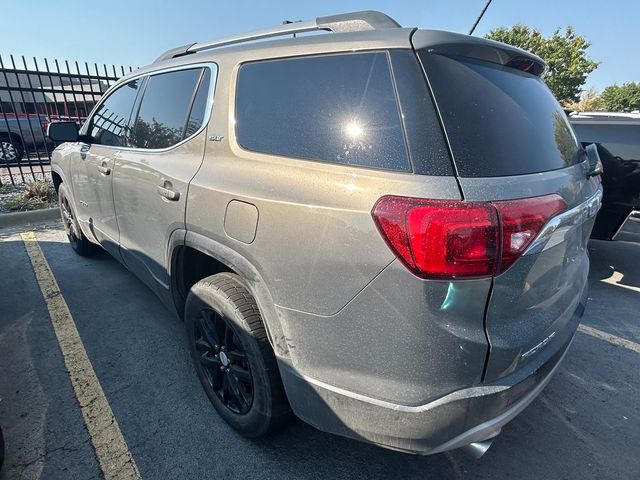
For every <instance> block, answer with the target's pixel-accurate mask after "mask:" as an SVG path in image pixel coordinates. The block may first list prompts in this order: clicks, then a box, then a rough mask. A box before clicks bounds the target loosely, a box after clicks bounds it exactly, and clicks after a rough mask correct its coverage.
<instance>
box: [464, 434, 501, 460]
mask: <svg viewBox="0 0 640 480" xmlns="http://www.w3.org/2000/svg"><path fill="white" fill-rule="evenodd" d="M494 438H495V437H494ZM492 443H493V438H490V439H489V440H484V441H482V442H473V443H470V444H469V445H465V446H464V447H462V448H461V449H460V450H462V451H463V452H464V453H465V454H466V455H469V456H470V457H471V458H473V459H475V460H477V459H479V458H480V457H481V456H483V455H484V454H485V453H486V452H487V450H489V447H490V446H491V444H492Z"/></svg>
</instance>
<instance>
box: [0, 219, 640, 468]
mask: <svg viewBox="0 0 640 480" xmlns="http://www.w3.org/2000/svg"><path fill="white" fill-rule="evenodd" d="M636 226H637V225H636ZM637 231H638V232H637V233H633V232H631V233H628V234H627V235H626V236H625V237H623V241H618V242H598V241H593V242H592V243H591V244H590V252H591V259H592V260H591V261H592V269H591V277H590V294H589V304H588V306H587V311H586V314H585V317H584V320H583V324H584V325H586V326H587V327H590V328H591V329H587V330H586V332H587V333H585V330H582V331H579V332H578V333H577V334H576V338H575V341H574V343H573V346H572V348H571V350H570V352H569V353H568V355H567V357H566V358H565V361H564V363H563V365H562V366H561V368H560V369H559V371H558V373H557V374H556V376H555V377H554V379H553V380H552V381H551V383H550V384H549V385H548V386H547V388H546V389H545V390H544V392H543V393H542V394H541V395H540V397H538V399H536V400H535V401H534V403H532V404H531V405H530V406H529V407H528V408H527V409H526V410H525V411H524V412H523V413H522V414H521V415H520V416H519V417H517V418H516V419H515V420H514V421H513V422H511V423H510V424H508V425H507V426H506V427H505V428H504V429H503V432H502V434H501V435H500V436H499V437H498V438H497V440H496V441H495V442H494V443H493V446H492V447H491V449H490V450H489V451H488V452H487V453H486V454H485V455H484V457H482V458H481V459H480V460H473V459H471V458H469V457H466V456H465V455H464V454H462V453H460V452H449V453H446V454H440V455H434V456H429V457H418V456H411V455H406V454H402V453H396V452H392V451H388V450H383V449H381V448H378V447H375V446H371V445H366V444H362V443H358V442H356V441H352V440H348V439H344V438H340V437H336V436H332V435H328V434H324V433H321V432H319V431H317V430H315V429H313V428H312V427H310V426H307V425H305V424H304V423H302V422H300V421H296V422H293V423H292V424H291V425H289V426H287V427H286V428H284V429H283V430H282V431H281V432H279V433H277V434H275V435H272V436H270V437H268V438H265V439H260V440H257V441H251V440H246V439H244V438H242V437H240V436H238V435H237V434H236V433H235V432H234V431H233V430H231V429H230V428H229V427H227V425H226V424H225V423H224V422H223V421H222V420H221V419H220V418H219V417H218V416H217V415H216V414H215V412H214V410H213V408H212V407H211V406H210V404H209V402H208V400H207V398H206V396H205V394H204V392H203V390H202V389H201V387H200V384H199V383H198V380H197V377H196V375H195V372H194V371H193V368H192V365H191V360H190V358H189V354H188V350H187V347H186V340H185V335H184V331H183V325H182V323H181V322H180V321H179V320H177V319H176V318H174V317H172V316H171V315H170V314H169V313H168V312H167V311H166V310H165V309H164V307H163V306H162V305H161V304H160V303H159V301H157V300H156V298H155V297H154V295H153V294H152V293H151V291H150V290H148V289H147V288H146V287H145V286H144V285H143V284H142V283H140V282H139V281H138V280H137V279H136V278H135V277H133V276H132V275H131V274H130V273H128V272H127V271H126V270H125V269H124V268H123V267H122V266H121V265H120V264H119V263H117V262H116V261H115V260H113V259H112V258H111V257H109V256H108V255H107V254H98V255H96V256H94V257H92V258H81V257H79V256H77V255H76V254H75V253H74V252H73V251H72V250H71V249H70V248H69V246H68V245H67V241H66V237H65V236H64V233H63V232H62V230H61V227H60V226H58V225H52V226H49V227H46V228H45V227H42V228H38V229H36V239H37V243H38V244H39V246H40V248H41V250H42V252H43V254H44V257H45V258H46V260H47V262H48V264H49V266H50V268H51V271H52V273H53V275H54V277H55V279H56V280H57V282H58V285H59V289H60V292H61V296H62V297H63V298H64V300H65V301H66V304H67V305H68V307H69V312H70V314H71V316H72V318H73V322H74V323H75V326H76V327H77V331H78V334H79V337H80V339H81V342H82V344H83V346H84V350H85V351H86V356H87V357H88V359H89V361H90V364H91V366H92V367H93V370H94V371H95V374H96V377H97V379H98V381H99V383H100V385H101V387H102V390H103V391H104V396H105V397H106V400H107V401H108V405H109V406H110V409H111V411H112V412H113V417H114V419H115V422H117V425H118V426H119V429H120V431H121V434H122V437H123V438H124V440H125V441H126V447H127V448H128V452H129V454H130V456H131V458H132V459H133V460H134V461H135V464H136V465H137V470H138V471H139V474H140V476H141V477H142V478H143V479H172V478H185V479H186V478H194V479H195V478H228V479H232V478H243V479H251V478H279V479H280V478H303V479H304V478H314V479H317V478H354V479H355V478H366V479H375V478H385V479H389V478H402V479H411V478H420V479H430V478H433V479H443V478H492V479H495V478H518V479H525V478H532V479H534V478H535V479H538V478H549V479H569V478H580V479H590V478H594V479H595V478H597V479H605V478H611V479H634V478H640V401H639V400H638V399H639V398H640V228H638V229H637ZM20 233H21V232H20V230H19V229H18V230H16V229H14V230H11V231H9V230H6V231H0V272H1V273H2V275H1V276H0V287H1V292H2V295H1V296H0V399H1V400H0V425H2V428H3V431H4V436H5V441H6V442H7V446H6V459H5V467H4V470H3V472H2V473H1V474H0V479H14V478H16V479H65V480H66V479H92V478H103V474H102V471H101V470H100V466H99V463H98V460H97V458H96V453H95V451H94V447H93V445H92V442H91V438H90V433H89V430H88V429H87V427H86V426H85V420H84V418H83V411H81V407H83V405H81V404H80V402H79V400H78V399H77V398H76V395H75V394H74V388H73V386H72V380H71V379H70V376H69V374H68V373H67V368H66V366H65V359H64V358H63V355H62V353H61V347H60V345H59V340H58V337H57V335H56V332H55V331H54V327H53V324H52V320H51V317H50V315H49V311H48V309H47V303H46V302H45V299H44V297H43V294H42V291H41V289H40V287H39V284H38V281H36V276H35V275H34V269H33V267H32V264H31V262H30V259H29V256H28V253H27V250H26V249H25V242H24V241H23V238H22V237H21V235H20ZM593 329H595V330H593ZM73 375H75V374H73ZM76 380H77V379H76Z"/></svg>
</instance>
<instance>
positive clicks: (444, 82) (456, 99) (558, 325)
mask: <svg viewBox="0 0 640 480" xmlns="http://www.w3.org/2000/svg"><path fill="white" fill-rule="evenodd" d="M418 33H420V32H418ZM418 33H417V34H416V36H415V37H414V42H417V43H420V41H421V38H420V35H418ZM416 37H417V38H416ZM465 38H469V37H463V39H462V40H460V42H461V43H460V44H458V45H457V46H454V47H452V44H451V43H450V44H449V45H446V46H443V47H442V48H440V47H439V46H438V45H435V46H432V47H431V48H426V47H424V48H423V49H421V50H419V57H420V60H421V62H422V64H423V67H424V69H425V72H426V74H427V78H428V80H429V83H430V85H431V87H432V91H433V95H434V98H435V101H436V104H437V106H438V110H439V112H440V115H441V119H442V125H443V128H444V130H445V132H446V135H447V137H448V140H449V144H450V148H451V154H452V157H453V160H454V164H455V168H456V171H457V176H458V181H459V184H460V187H461V191H462V194H463V196H464V199H465V200H466V201H500V200H514V199H515V200H518V199H525V198H526V199H529V198H533V200H530V201H527V202H523V201H522V200H519V201H517V202H515V203H514V204H515V205H517V206H518V208H519V209H520V210H519V211H520V217H518V218H516V219H515V220H514V221H515V222H520V225H522V224H523V222H526V221H527V220H524V218H525V217H526V216H527V215H533V214H534V209H535V205H536V204H538V203H540V202H545V201H555V200H554V199H556V200H557V201H560V202H562V201H564V203H565V204H566V206H564V207H563V210H564V213H562V214H560V215H559V216H556V217H555V218H554V219H553V220H551V221H550V222H549V223H547V226H548V228H547V233H548V235H546V236H545V235H543V238H542V239H541V240H540V241H537V242H534V243H532V244H530V245H529V247H527V248H526V249H525V250H524V254H522V255H520V256H519V258H517V260H515V262H514V263H513V264H512V265H511V266H510V267H509V268H507V269H506V270H505V271H503V272H502V273H499V274H498V275H497V276H496V277H494V280H493V287H492V293H491V295H490V298H489V301H488V305H487V310H486V317H485V329H486V333H487V337H488V340H489V343H490V355H489V359H488V363H487V366H486V370H485V380H488V381H491V380H495V379H497V378H500V377H503V376H505V375H508V374H509V373H512V372H514V371H515V370H516V369H518V368H519V367H521V366H524V365H525V364H527V363H529V362H537V363H540V364H541V363H542V362H544V361H545V360H546V359H548V358H549V357H550V356H551V355H553V354H554V353H555V352H557V351H558V349H559V348H560V347H561V346H562V345H563V344H564V343H566V342H568V341H569V340H570V339H571V337H572V335H573V333H574V331H575V328H576V327H577V323H578V321H579V316H580V315H579V314H580V313H581V309H582V308H583V302H584V300H585V295H586V285H587V274H588V268H589V260H588V255H587V240H588V238H589V234H590V232H591V228H592V226H593V220H594V216H595V213H596V212H597V209H598V207H599V195H601V194H600V193H599V192H600V180H599V177H589V176H588V162H587V161H586V155H585V154H584V151H583V150H582V149H581V147H580V146H579V144H578V143H577V141H576V139H575V136H574V134H573V131H572V130H571V127H570V126H569V124H568V121H567V118H566V115H565V114H564V112H563V110H562V109H561V107H560V105H559V104H558V102H557V101H556V100H555V98H554V97H553V95H552V94H551V92H550V91H549V89H548V88H547V87H546V85H545V84H544V82H543V81H542V80H541V79H540V78H539V77H538V76H537V75H535V74H533V73H531V72H534V73H538V72H539V71H540V70H542V64H536V62H537V61H538V60H539V59H536V58H535V57H531V59H529V58H528V57H527V56H526V55H523V56H519V57H518V56H514V52H513V51H511V50H509V49H508V48H507V49H505V50H504V51H502V50H501V49H500V46H499V44H495V43H488V42H487V44H486V45H483V44H482V43H481V42H482V41H477V40H476V39H474V40H473V42H477V43H476V44H474V45H469V46H467V47H468V48H467V47H465V45H464V41H465V40H464V39H465ZM422 40H428V39H425V38H422ZM455 41H458V39H455ZM453 43H455V42H453ZM523 53H524V52H523ZM469 55H471V57H470V56H469ZM516 55H518V54H517V53H516ZM472 57H473V58H472ZM505 63H507V65H505ZM547 195H558V196H559V197H560V198H558V197H544V196H547ZM527 205H532V206H531V207H528V206H527ZM528 209H529V210H528ZM500 215H503V214H502V213H500ZM504 221H508V220H507V219H506V215H504V218H503V233H502V235H503V242H507V241H508V242H513V243H510V244H509V243H503V247H502V250H503V252H504V250H506V248H505V247H504V245H516V244H519V243H520V242H532V241H534V240H533V239H534V237H535V235H536V234H537V232H536V233H535V234H533V233H532V234H531V238H528V237H527V234H526V231H525V232H524V233H523V232H522V228H520V230H521V231H520V233H519V234H518V235H517V236H515V235H514V236H513V237H511V238H510V239H507V237H506V235H507V233H505V232H507V229H506V227H504ZM550 224H552V226H551V227H549V225H550ZM552 227H555V230H553V231H552V230H551V228H552ZM543 230H544V228H543ZM525 245H526V243H525ZM503 260H504V257H503Z"/></svg>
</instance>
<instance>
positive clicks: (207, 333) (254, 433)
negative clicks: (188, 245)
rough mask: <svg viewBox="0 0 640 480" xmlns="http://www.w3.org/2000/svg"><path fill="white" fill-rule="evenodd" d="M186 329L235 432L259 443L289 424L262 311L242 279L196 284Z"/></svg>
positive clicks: (211, 393) (221, 277)
mask: <svg viewBox="0 0 640 480" xmlns="http://www.w3.org/2000/svg"><path fill="white" fill-rule="evenodd" d="M185 324H186V328H187V333H188V339H189V348H190V351H191V356H192V358H193V362H194V365H195V369H196V372H197V374H198V378H199V379H200V383H201V384H202V386H203V388H204V390H205V392H206V394H207V396H208V397H209V400H210V401H211V403H212V404H213V406H214V408H215V409H216V410H217V412H218V414H219V415H220V416H221V417H222V418H223V419H224V420H225V421H226V422H227V423H228V424H229V425H230V426H231V427H233V428H234V429H235V430H237V431H238V432H240V433H241V434H243V435H244V436H246V437H252V438H255V437H260V436H262V435H264V434H266V433H267V432H269V431H271V430H273V428H274V427H276V426H278V425H279V424H281V423H282V422H283V421H284V420H286V419H287V418H288V416H289V411H290V410H289V404H288V402H287V399H286V395H285V393H284V388H283V386H282V381H281V379H280V374H279V372H278V366H277V363H276V358H275V355H274V353H273V350H272V349H271V346H270V345H269V341H268V339H267V333H266V330H265V327H264V324H263V322H262V317H261V316H260V311H259V310H258V306H257V304H256V302H255V300H254V298H253V297H252V296H251V294H250V293H249V291H248V290H247V289H246V288H245V286H244V285H243V284H242V282H241V281H240V278H239V277H238V276H237V275H235V274H231V273H219V274H217V275H212V276H210V277H207V278H205V279H203V280H200V281H199V282H197V283H196V284H195V285H194V286H193V287H192V288H191V291H190V292H189V295H188V297H187V302H186V306H185Z"/></svg>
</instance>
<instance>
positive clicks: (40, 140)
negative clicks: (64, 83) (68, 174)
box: [0, 113, 53, 167]
mask: <svg viewBox="0 0 640 480" xmlns="http://www.w3.org/2000/svg"><path fill="white" fill-rule="evenodd" d="M48 124H49V117H47V116H46V115H38V114H15V113H4V114H3V113H0V167H4V166H7V165H11V164H16V163H18V162H19V161H20V160H22V158H23V157H24V156H25V152H27V154H29V153H35V152H36V151H40V150H46V148H47V147H50V148H51V149H53V142H51V141H50V140H48V139H47V138H46V136H45V132H46V131H47V126H48Z"/></svg>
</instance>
